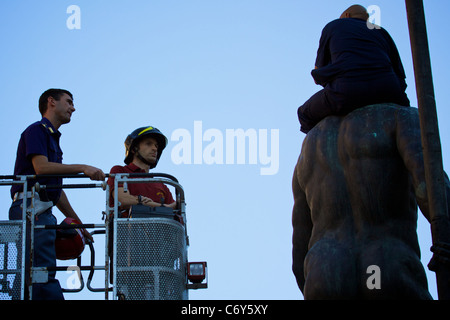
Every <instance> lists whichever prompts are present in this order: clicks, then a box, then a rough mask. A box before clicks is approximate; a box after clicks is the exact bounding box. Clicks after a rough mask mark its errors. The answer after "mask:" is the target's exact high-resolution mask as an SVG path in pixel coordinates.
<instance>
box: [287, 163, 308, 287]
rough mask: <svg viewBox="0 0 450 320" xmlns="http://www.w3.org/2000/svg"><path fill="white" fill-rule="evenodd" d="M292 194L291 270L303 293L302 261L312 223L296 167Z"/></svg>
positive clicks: (306, 250) (305, 252)
mask: <svg viewBox="0 0 450 320" xmlns="http://www.w3.org/2000/svg"><path fill="white" fill-rule="evenodd" d="M292 192H293V195H294V207H293V210H292V226H293V235H292V244H293V247H292V260H293V261H292V270H293V272H294V275H295V277H296V279H297V284H298V286H299V288H300V290H301V291H302V292H303V288H304V285H305V276H304V260H305V257H306V254H307V252H308V245H309V240H310V238H311V231H312V222H311V212H310V209H309V206H308V203H307V201H306V195H305V192H304V191H303V190H302V188H301V187H300V184H299V182H298V176H297V167H296V168H295V170H294V176H293V178H292Z"/></svg>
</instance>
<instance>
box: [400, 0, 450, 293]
mask: <svg viewBox="0 0 450 320" xmlns="http://www.w3.org/2000/svg"><path fill="white" fill-rule="evenodd" d="M405 3H406V11H407V17H408V28H409V36H410V40H411V51H412V57H413V64H414V76H415V81H416V93H417V102H418V109H419V118H420V130H421V137H422V147H423V159H424V168H425V181H426V186H427V195H428V206H429V215H430V223H431V233H432V240H433V246H435V245H439V244H442V243H444V244H445V243H447V244H448V243H450V242H449V238H450V226H449V219H448V214H447V200H446V191H445V183H444V170H443V165H442V153H441V143H440V138H439V127H438V120H437V113H436V101H435V98H434V88H433V78H432V73H431V62H430V53H429V48H428V37H427V29H426V24H425V13H424V9H423V1H422V0H405ZM433 269H434V270H433V271H435V272H436V281H437V286H438V295H439V299H440V300H442V299H445V300H448V299H450V282H449V280H450V270H449V268H448V267H447V266H445V265H443V264H441V263H436V266H434V267H433Z"/></svg>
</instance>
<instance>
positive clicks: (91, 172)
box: [83, 165, 105, 181]
mask: <svg viewBox="0 0 450 320" xmlns="http://www.w3.org/2000/svg"><path fill="white" fill-rule="evenodd" d="M83 173H84V174H85V175H87V176H88V177H89V178H91V180H98V181H103V180H105V174H104V173H103V171H102V170H101V169H99V168H96V167H92V166H88V165H85V168H84V170H83Z"/></svg>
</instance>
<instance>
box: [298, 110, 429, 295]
mask: <svg viewBox="0 0 450 320" xmlns="http://www.w3.org/2000/svg"><path fill="white" fill-rule="evenodd" d="M422 181H423V160H422V155H421V146H420V131H419V122H418V115H417V110H416V109H413V108H406V107H398V106H392V105H375V106H369V107H365V108H362V109H358V110H356V111H354V112H352V113H351V114H349V115H347V116H346V117H328V118H326V119H324V120H323V121H322V122H321V123H319V124H318V125H317V126H316V127H315V128H314V129H313V130H312V131H310V133H309V134H308V135H307V137H306V138H305V140H304V143H303V147H302V153H301V155H300V158H299V162H298V164H297V168H296V173H295V175H294V197H295V200H296V203H295V205H294V211H293V224H294V239H293V242H294V272H296V269H297V272H296V276H297V278H298V277H302V275H301V274H299V273H303V271H304V275H305V276H306V277H305V280H304V281H305V282H302V281H303V280H301V281H299V284H301V283H304V288H303V289H302V290H303V293H304V295H305V298H307V299H321V298H324V299H340V298H342V299H345V298H350V299H355V298H409V297H410V298H416V299H418V298H430V295H429V293H428V290H427V283H426V277H425V273H424V270H423V266H422V264H421V262H420V251H419V245H418V241H417V235H416V227H417V202H416V196H417V197H418V198H417V200H418V201H419V204H421V205H423V206H425V205H426V203H425V197H424V194H425V189H424V184H423V183H422ZM296 184H297V185H296ZM296 193H297V196H296ZM302 202H305V203H302ZM421 207H422V206H421ZM306 216H309V219H310V221H309V222H310V223H311V226H310V230H309V232H310V233H309V234H308V232H305V230H304V225H303V226H300V224H301V223H304V220H305V219H308V218H307V217H306ZM299 217H300V218H299ZM307 224H308V223H306V225H307ZM295 237H299V238H302V237H304V238H305V239H302V240H299V241H298V242H297V241H296V239H295ZM306 238H307V239H306ZM296 243H297V245H296ZM306 243H307V245H308V248H307V250H303V251H302V250H301V249H300V250H297V249H298V248H297V249H296V246H297V247H301V246H302V244H306ZM296 250H297V251H298V252H297V253H296ZM305 251H306V252H305ZM304 253H306V256H305V254H304ZM302 257H303V259H304V265H303V266H304V270H301V269H302V268H298V266H297V267H296V264H299V263H301V261H295V260H298V259H300V260H303V259H302ZM373 265H375V266H377V267H379V270H380V276H381V278H380V280H381V282H380V285H381V288H380V289H369V288H368V287H367V279H368V277H369V276H370V275H371V274H370V273H367V272H368V267H369V266H373ZM297 280H298V279H297Z"/></svg>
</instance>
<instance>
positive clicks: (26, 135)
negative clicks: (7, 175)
mask: <svg viewBox="0 0 450 320" xmlns="http://www.w3.org/2000/svg"><path fill="white" fill-rule="evenodd" d="M60 137H61V133H60V132H59V131H58V130H56V129H55V128H54V127H53V125H52V124H51V122H50V121H49V120H48V119H47V118H42V120H41V121H37V122H35V123H33V124H31V125H30V126H29V127H28V128H27V129H25V131H24V132H23V133H22V135H21V136H20V140H19V146H18V148H17V157H16V164H15V167H14V174H15V175H35V174H36V172H35V170H34V168H33V163H32V162H31V159H32V157H33V156H35V155H43V156H46V157H47V158H48V161H49V162H56V163H62V155H63V152H62V150H61V148H60V146H59V139H60ZM36 182H39V183H40V184H42V185H50V184H58V185H60V184H61V183H62V178H42V179H39V180H29V183H28V190H31V187H32V186H33V185H34V184H35V183H36ZM16 192H22V185H13V186H12V188H11V197H14V194H15V193H16ZM47 195H48V200H50V201H53V203H54V204H56V203H57V202H58V200H59V197H60V195H61V189H53V190H47ZM42 200H44V199H42Z"/></svg>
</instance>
